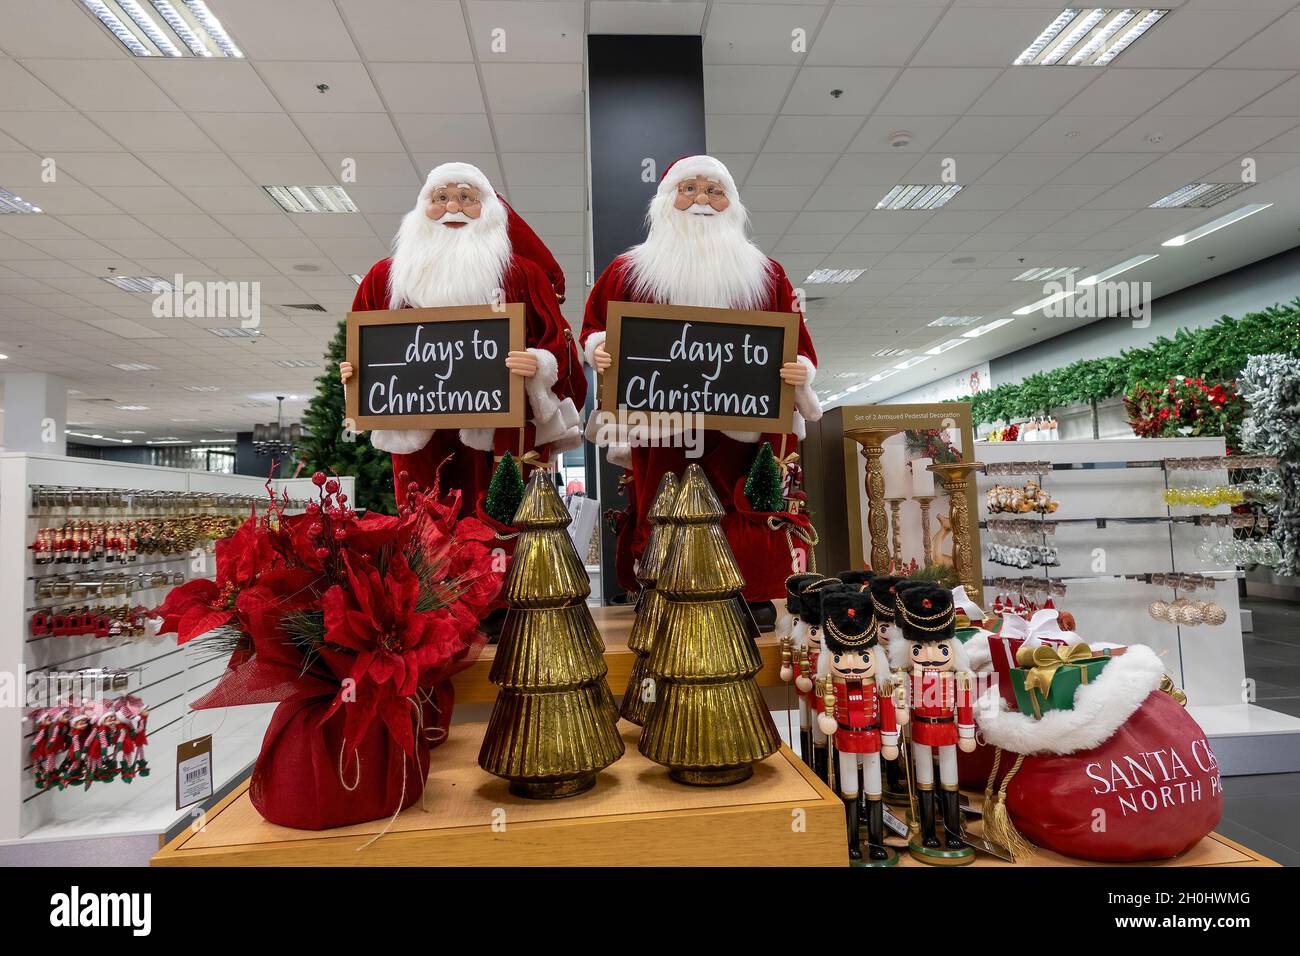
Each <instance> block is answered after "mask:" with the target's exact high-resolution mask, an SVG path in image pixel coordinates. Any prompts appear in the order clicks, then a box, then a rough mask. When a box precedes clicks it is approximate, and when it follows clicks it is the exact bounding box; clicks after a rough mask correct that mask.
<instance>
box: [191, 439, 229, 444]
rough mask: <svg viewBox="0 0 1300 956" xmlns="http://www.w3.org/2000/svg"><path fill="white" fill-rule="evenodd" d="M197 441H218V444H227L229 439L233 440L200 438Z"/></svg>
mask: <svg viewBox="0 0 1300 956" xmlns="http://www.w3.org/2000/svg"><path fill="white" fill-rule="evenodd" d="M199 441H201V442H204V443H207V442H218V443H220V444H223V445H227V444H229V443H230V442H231V441H233V439H230V438H200V439H199Z"/></svg>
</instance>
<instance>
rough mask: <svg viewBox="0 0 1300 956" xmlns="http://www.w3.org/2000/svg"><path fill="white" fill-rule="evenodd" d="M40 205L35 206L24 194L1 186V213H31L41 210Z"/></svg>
mask: <svg viewBox="0 0 1300 956" xmlns="http://www.w3.org/2000/svg"><path fill="white" fill-rule="evenodd" d="M41 211H42V210H41V207H40V206H34V205H32V204H31V203H30V202H28V201H27V200H26V199H24V198H23V197H22V196H19V195H17V194H16V193H11V192H10V191H9V190H7V189H5V188H4V187H3V186H0V215H5V214H7V213H21V214H27V215H31V214H34V213H38V212H41Z"/></svg>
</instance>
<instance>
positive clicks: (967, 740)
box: [957, 737, 975, 754]
mask: <svg viewBox="0 0 1300 956" xmlns="http://www.w3.org/2000/svg"><path fill="white" fill-rule="evenodd" d="M957 749H958V750H960V751H961V752H962V753H964V754H968V753H974V752H975V738H974V737H959V738H957Z"/></svg>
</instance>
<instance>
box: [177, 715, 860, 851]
mask: <svg viewBox="0 0 1300 956" xmlns="http://www.w3.org/2000/svg"><path fill="white" fill-rule="evenodd" d="M485 726H486V725H485V724H464V725H459V726H456V727H454V728H453V730H452V734H451V737H450V738H449V739H448V741H447V742H446V743H445V744H443V745H442V746H441V747H439V748H438V749H437V750H435V751H434V754H433V762H432V764H433V765H432V768H431V769H430V772H429V779H428V785H427V789H426V791H425V797H424V800H423V801H422V804H423V806H422V805H421V803H417V804H416V805H415V806H413V807H411V808H410V809H408V810H406V811H404V812H403V813H402V814H400V815H399V816H398V817H397V818H396V819H395V820H392V821H390V820H376V821H372V822H370V823H365V824H359V825H357V826H350V827H341V828H339V829H336V830H327V831H307V830H290V829H287V828H285V827H279V826H275V825H274V824H271V823H267V822H266V821H265V820H263V819H262V818H261V817H260V816H259V815H258V813H257V811H256V810H255V809H254V808H253V805H252V802H251V800H250V799H249V795H248V785H247V784H246V783H245V784H244V785H242V786H241V787H240V788H239V789H238V790H236V791H235V792H234V793H232V794H230V796H228V797H227V798H226V799H224V800H223V801H221V802H220V803H219V804H217V806H215V807H214V808H213V809H212V810H211V811H210V812H209V813H208V814H207V816H206V817H205V818H204V819H203V820H202V821H196V823H195V824H194V825H193V826H192V827H191V828H189V829H187V830H186V831H185V832H184V833H182V834H181V835H180V836H178V837H176V838H175V839H174V840H172V841H171V842H170V843H168V844H167V845H166V846H165V847H163V848H162V850H160V851H159V852H158V854H157V855H156V856H155V857H154V858H153V865H154V866H584V865H586V866H789V865H792V864H797V865H800V866H846V865H847V864H848V858H847V856H846V854H845V852H844V805H843V803H842V802H841V801H840V799H839V798H838V797H837V796H835V794H834V793H832V792H831V791H830V790H829V789H828V788H827V787H826V785H825V784H823V783H822V782H821V781H820V780H818V779H817V777H816V776H815V775H814V774H813V773H812V771H811V770H809V769H808V767H807V766H805V765H804V763H803V762H802V761H801V760H800V759H799V758H798V757H796V756H795V755H794V753H792V752H791V751H790V749H789V748H788V747H782V748H781V750H780V751H778V752H777V753H776V754H774V755H773V756H772V757H770V758H769V759H767V760H765V761H763V762H762V763H760V764H758V765H757V766H756V767H755V768H754V775H753V776H752V777H751V778H750V779H749V780H747V781H745V782H744V783H740V784H737V785H735V786H731V787H688V786H683V785H682V784H679V783H675V782H673V781H672V780H671V779H670V778H669V776H668V771H667V770H666V769H665V768H663V767H660V766H658V765H657V764H654V763H651V762H650V761H649V760H647V759H646V758H645V757H643V756H641V754H640V753H639V752H638V751H637V740H638V738H639V735H640V732H641V731H640V728H638V727H635V726H633V725H631V724H629V723H627V722H626V721H624V722H623V723H622V724H621V727H622V730H623V735H624V741H625V743H626V745H627V747H626V753H625V755H624V756H623V758H622V759H621V760H618V761H617V762H615V763H614V764H613V765H611V766H610V767H609V768H608V769H606V770H605V771H604V772H602V773H601V775H600V779H599V781H598V783H597V785H596V786H595V788H593V789H592V790H590V791H588V792H587V793H585V794H582V795H580V796H576V797H571V798H569V799H567V800H526V799H523V798H520V797H515V796H512V795H511V794H510V792H509V785H508V783H507V782H506V781H504V780H501V779H498V778H496V777H492V776H489V775H488V774H486V773H484V772H483V771H482V770H480V769H479V767H478V765H477V763H476V760H475V757H476V755H477V753H478V750H479V746H480V744H481V742H482V739H483V731H484V728H485ZM385 831H386V832H385ZM381 833H382V836H378V835H379V834H381ZM376 836H378V839H376Z"/></svg>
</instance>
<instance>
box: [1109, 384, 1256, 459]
mask: <svg viewBox="0 0 1300 956" xmlns="http://www.w3.org/2000/svg"><path fill="white" fill-rule="evenodd" d="M1124 408H1125V410H1126V411H1127V412H1128V419H1129V426H1130V427H1131V428H1132V429H1133V433H1134V434H1135V435H1137V436H1138V437H1140V438H1177V437H1179V436H1184V435H1191V436H1202V435H1222V436H1223V437H1224V439H1225V442H1226V444H1227V448H1228V452H1229V454H1232V453H1235V452H1236V451H1238V450H1239V449H1240V438H1241V424H1242V421H1243V420H1244V419H1245V417H1246V402H1245V399H1243V398H1242V397H1241V394H1240V392H1238V390H1237V383H1236V382H1235V381H1229V382H1213V383H1211V382H1206V381H1205V380H1204V379H1201V378H1187V377H1184V376H1177V377H1175V378H1171V379H1169V380H1168V381H1167V382H1166V383H1165V385H1164V386H1159V385H1153V384H1150V383H1147V382H1140V383H1138V384H1137V385H1135V386H1134V387H1133V389H1132V390H1131V391H1130V392H1129V393H1128V394H1127V395H1126V396H1124Z"/></svg>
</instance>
